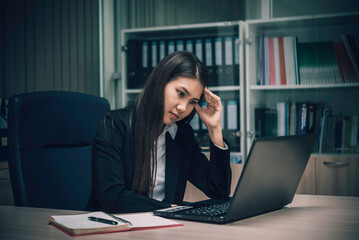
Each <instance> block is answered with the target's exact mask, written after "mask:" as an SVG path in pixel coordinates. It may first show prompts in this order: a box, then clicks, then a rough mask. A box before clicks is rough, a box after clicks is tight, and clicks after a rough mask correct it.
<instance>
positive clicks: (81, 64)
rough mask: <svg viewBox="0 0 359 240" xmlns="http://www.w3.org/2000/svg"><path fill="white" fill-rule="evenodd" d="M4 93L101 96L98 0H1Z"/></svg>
mask: <svg viewBox="0 0 359 240" xmlns="http://www.w3.org/2000/svg"><path fill="white" fill-rule="evenodd" d="M0 4H1V5H0V6H1V8H0V16H1V17H0V35H1V40H0V97H2V98H8V97H10V96H11V95H14V94H19V93H24V92H32V91H44V90H63V91H73V92H83V93H88V94H92V95H99V94H100V93H99V41H98V38H99V28H98V25H99V19H98V17H99V15H98V0H2V1H1V3H0Z"/></svg>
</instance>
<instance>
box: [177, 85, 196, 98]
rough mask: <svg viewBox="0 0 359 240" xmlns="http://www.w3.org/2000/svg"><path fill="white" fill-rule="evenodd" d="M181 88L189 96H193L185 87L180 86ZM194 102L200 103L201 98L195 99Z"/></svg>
mask: <svg viewBox="0 0 359 240" xmlns="http://www.w3.org/2000/svg"><path fill="white" fill-rule="evenodd" d="M180 88H182V90H183V91H184V92H185V93H187V95H188V96H191V94H190V93H189V92H188V90H187V88H185V87H183V86H180ZM193 100H196V101H199V100H200V99H199V98H193Z"/></svg>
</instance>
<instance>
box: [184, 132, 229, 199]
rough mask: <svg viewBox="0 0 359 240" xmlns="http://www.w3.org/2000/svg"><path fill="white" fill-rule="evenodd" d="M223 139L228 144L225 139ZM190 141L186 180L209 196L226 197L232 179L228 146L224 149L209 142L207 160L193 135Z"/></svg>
mask: <svg viewBox="0 0 359 240" xmlns="http://www.w3.org/2000/svg"><path fill="white" fill-rule="evenodd" d="M224 141H225V142H226V144H227V145H228V146H229V143H228V142H227V140H226V139H224ZM192 142H193V145H192V159H191V163H190V167H189V177H188V180H189V181H190V182H191V183H192V184H193V185H194V186H196V187H197V188H199V189H200V190H201V191H202V192H204V193H205V194H206V195H207V196H208V197H210V198H215V199H226V198H228V196H229V194H230V191H231V179H232V173H231V167H230V146H229V147H228V149H226V150H224V149H220V148H218V147H216V146H215V145H214V144H213V143H212V142H210V160H208V159H207V157H206V156H205V155H204V154H203V153H202V150H201V148H200V147H199V144H198V142H197V141H196V140H195V139H194V137H193V141H192Z"/></svg>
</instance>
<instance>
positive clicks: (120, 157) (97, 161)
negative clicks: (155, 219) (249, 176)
mask: <svg viewBox="0 0 359 240" xmlns="http://www.w3.org/2000/svg"><path fill="white" fill-rule="evenodd" d="M207 82H208V75H207V70H206V69H205V66H204V65H203V64H202V63H201V62H200V61H199V60H198V59H197V57H196V56H194V55H193V54H192V53H190V52H186V51H178V52H175V53H172V54H170V55H168V56H167V57H165V58H164V59H163V60H162V61H161V62H160V63H159V64H158V65H157V66H156V68H155V69H154V70H153V71H152V73H151V75H150V76H149V78H148V80H147V82H146V85H145V87H144V88H143V90H142V92H141V93H140V94H139V97H138V98H137V100H136V101H135V104H133V105H132V106H129V107H126V108H124V109H119V110H113V111H110V112H108V113H106V114H105V116H104V117H103V119H102V120H101V121H100V123H99V127H98V130H97V136H96V139H95V143H94V145H93V190H94V191H93V196H92V203H91V205H92V207H90V208H91V209H92V210H94V209H97V210H103V211H106V212H116V213H120V212H143V211H152V210H155V209H160V208H167V207H171V205H173V204H180V203H181V202H182V201H183V196H184V193H185V188H186V182H187V180H189V181H190V182H191V183H192V184H193V185H195V186H196V187H198V188H199V189H200V190H202V191H203V192H204V193H205V194H206V195H207V196H209V197H210V198H227V197H228V195H229V193H230V181H231V170H230V164H229V158H230V156H229V155H230V153H229V149H228V145H227V143H226V142H225V140H224V139H223V136H222V129H221V126H220V119H221V114H222V105H221V100H220V98H219V97H218V96H216V95H214V94H213V93H212V92H211V91H209V90H208V89H207ZM203 96H204V98H205V100H206V102H207V107H206V108H201V106H200V104H199V103H200V101H201V100H202V98H203ZM195 112H197V113H198V115H199V117H200V118H201V120H202V122H203V123H204V124H205V125H206V126H207V128H208V132H209V136H210V139H211V143H210V159H211V160H210V161H208V160H207V158H206V156H205V155H204V154H202V153H201V149H200V147H199V146H198V143H197V142H196V140H195V137H194V133H193V130H192V128H191V126H190V125H189V122H190V120H191V119H192V117H193V115H194V114H195Z"/></svg>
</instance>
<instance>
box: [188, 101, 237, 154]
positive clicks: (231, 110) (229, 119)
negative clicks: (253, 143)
mask: <svg viewBox="0 0 359 240" xmlns="http://www.w3.org/2000/svg"><path fill="white" fill-rule="evenodd" d="M206 104H207V103H206V102H205V101H203V102H202V105H201V106H202V108H205V107H206ZM222 106H223V113H222V118H221V127H222V129H223V136H224V138H226V139H227V140H228V142H229V144H230V146H231V149H232V150H233V151H240V121H239V101H238V100H237V99H228V100H222ZM190 125H191V126H192V128H193V131H194V133H195V136H196V138H197V140H198V142H199V144H200V146H201V148H202V149H203V150H209V143H210V142H209V141H210V140H209V135H208V130H207V127H206V125H205V124H204V123H203V122H202V121H201V119H200V118H199V116H198V114H195V116H194V117H193V119H192V120H191V122H190Z"/></svg>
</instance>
